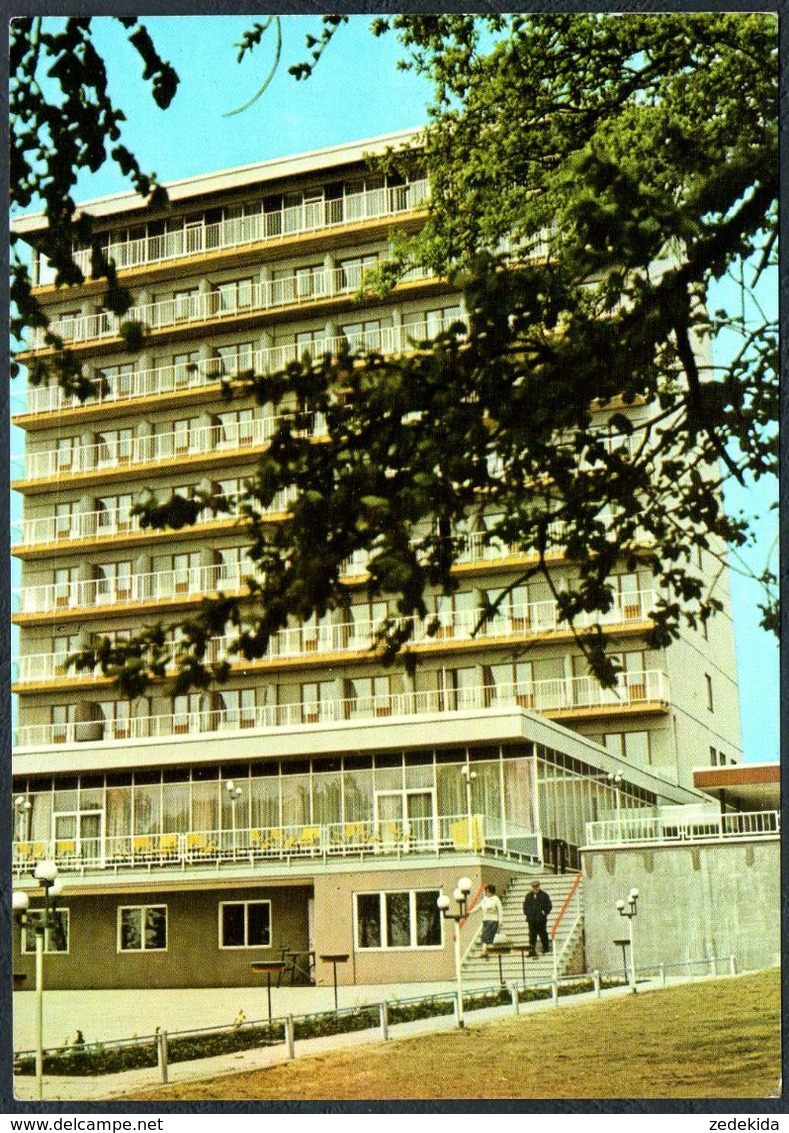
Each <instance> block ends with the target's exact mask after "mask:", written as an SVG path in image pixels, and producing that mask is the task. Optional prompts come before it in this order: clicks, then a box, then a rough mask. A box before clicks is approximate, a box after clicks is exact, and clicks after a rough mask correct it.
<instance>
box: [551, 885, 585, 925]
mask: <svg viewBox="0 0 789 1133" xmlns="http://www.w3.org/2000/svg"><path fill="white" fill-rule="evenodd" d="M580 882H581V874H580V873H577V874H576V876H575V881H574V882H573V883H572V885H571V887H570V892H569V893H568V894H567V896H566V898H565V901H564V904H563V905H562V907H561V909H560V910H559V915H558V916H557V917H556V920H555V921H554V922H553V928H552V929H551V931H550V934H549V935H550V938H551V940H553V939H554V937H555V936H556V930H557V928H558V927H559V922H560V921H561V919H562V917H563V916H564V914H565V913H566V912H567V906H568V905H569V904H570V901H571V900H572V896H573V893H575V891H576V889H577V888H578V886H579V884H580Z"/></svg>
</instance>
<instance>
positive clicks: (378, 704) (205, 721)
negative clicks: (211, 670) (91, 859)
mask: <svg viewBox="0 0 789 1133" xmlns="http://www.w3.org/2000/svg"><path fill="white" fill-rule="evenodd" d="M668 701H669V688H668V679H667V677H666V674H665V673H663V672H662V671H660V670H658V669H651V670H648V671H645V672H641V673H629V674H628V675H627V677H626V678H625V677H624V676H622V675H620V677H619V678H618V681H617V685H616V687H615V688H613V689H603V688H601V687H600V685H599V684H597V682H596V681H595V680H594V679H593V678H592V677H573V678H568V679H558V680H547V681H533V682H531V683H525V682H524V683H520V684H516V683H509V684H502V685H496V686H494V685H482V684H479V685H472V686H469V687H468V688H463V689H451V690H444V691H440V690H433V691H424V692H403V693H384V694H381V695H377V696H357V697H344V698H339V699H331V700H329V699H327V700H320V701H314V702H311V703H303V704H301V703H289V704H278V705H265V706H256V707H250V708H244V709H241V710H239V709H236V708H233V709H223V708H217V709H212V710H208V711H195V712H179V713H175V714H173V713H172V712H170V713H167V714H165V715H162V716H124V718H123V719H116V720H106V721H105V720H99V719H97V720H89V721H72V722H68V723H63V724H29V725H23V726H20V727H18V728H17V729H16V731H15V734H14V743H15V746H17V747H36V746H39V745H46V744H57V745H62V744H73V743H101V742H104V743H106V742H112V741H116V740H130V739H146V740H148V739H157V738H161V737H170V736H174V735H182V736H189V735H201V734H203V733H209V732H210V733H227V732H239V731H248V730H249V729H261V730H266V731H268V730H270V729H277V728H293V727H297V726H301V725H305V726H312V725H316V724H317V725H320V724H342V723H348V722H350V723H353V722H355V721H360V720H381V719H388V718H406V719H409V718H411V717H413V716H421V715H428V714H430V715H434V714H440V715H443V714H454V713H459V712H469V711H474V712H477V711H484V710H486V709H489V708H510V707H520V708H527V709H530V710H533V711H536V712H542V713H547V714H551V713H558V712H562V713H564V712H568V713H569V712H574V711H575V712H585V711H588V710H590V709H591V710H599V709H602V710H605V709H610V708H613V709H615V710H617V711H621V710H622V709H623V708H624V707H631V708H636V709H638V708H642V709H643V708H648V707H652V706H654V705H658V706H660V707H661V708H663V707H664V706H665V705H666V704H668ZM122 703H123V704H124V706H125V705H126V702H125V701H124V702H122Z"/></svg>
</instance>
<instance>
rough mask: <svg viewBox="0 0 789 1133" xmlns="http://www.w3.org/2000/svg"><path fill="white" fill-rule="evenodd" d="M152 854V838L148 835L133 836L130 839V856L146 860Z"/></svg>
mask: <svg viewBox="0 0 789 1133" xmlns="http://www.w3.org/2000/svg"><path fill="white" fill-rule="evenodd" d="M152 853H153V838H152V837H151V836H150V834H135V835H134V837H133V838H132V854H133V855H134V857H135V858H138V857H139V858H147V857H149V856H150V855H151V854H152Z"/></svg>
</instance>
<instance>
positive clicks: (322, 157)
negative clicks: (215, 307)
mask: <svg viewBox="0 0 789 1133" xmlns="http://www.w3.org/2000/svg"><path fill="white" fill-rule="evenodd" d="M419 132H420V131H419V129H417V128H416V127H412V128H411V129H408V130H397V131H395V132H393V133H391V134H381V135H378V136H377V137H373V138H366V139H362V140H361V141H354V142H344V143H342V144H341V145H336V146H327V147H325V148H323V149H317V150H309V151H307V152H306V153H300V154H292V155H289V156H287V157H278V158H270V159H269V160H268V161H260V162H255V163H254V164H252V165H241V166H237V167H236V168H233V169H223V170H219V171H218V172H215V173H202V174H199V175H197V176H194V177H184V178H181V179H179V180H177V181H165V182H163V187H164V188H165V189H166V190H167V195H168V198H169V201H170V203H171V204H177V203H179V202H184V201H189V200H193V199H195V198H199V199H204V198H206V197H210V196H212V195H213V194H215V193H227V192H232V191H233V190H235V189H243V188H244V187H246V186H249V185H257V184H266V183H276V182H283V181H287V180H289V179H291V178H296V177H305V176H308V175H310V174H316V173H320V172H321V171H323V170H326V169H333V168H336V167H337V166H342V165H353V164H358V163H360V162H362V161H364V159H365V158H366V157H367V156H369V155H371V154H380V153H384V152H385V151H386V150H387V149H389V148H390V147H395V146H404V145H407V144H408V143H409V142H410V141H413V140H415V139H416V138H417V137H418V136H419ZM146 209H147V203H146V199H145V198H144V197H141V196H140V194H139V193H136V192H133V191H131V190H127V191H125V192H122V193H112V194H109V195H108V196H104V197H96V198H94V199H92V200H87V201H80V202H79V203H78V204H77V207H76V213H80V212H84V213H88V214H89V215H90V216H93V217H113V218H115V217H121V216H122V215H124V214H133V213H136V212H142V211H145V210H146ZM46 227H47V220H46V216H45V214H44V213H43V212H36V213H28V214H27V215H25V216H17V217H14V218H13V219H12V221H11V230H12V231H13V232H16V233H18V234H19V235H20V236H33V235H35V234H36V233H37V232H43V231H44V230H45V228H46Z"/></svg>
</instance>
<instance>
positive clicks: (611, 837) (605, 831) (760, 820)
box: [586, 810, 781, 846]
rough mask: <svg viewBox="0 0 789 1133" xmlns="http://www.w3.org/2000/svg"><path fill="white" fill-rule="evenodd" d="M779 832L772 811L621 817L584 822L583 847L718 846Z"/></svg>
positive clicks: (778, 821) (777, 819) (777, 816)
mask: <svg viewBox="0 0 789 1133" xmlns="http://www.w3.org/2000/svg"><path fill="white" fill-rule="evenodd" d="M780 832H781V815H780V813H779V811H775V810H757V811H743V812H742V813H732V814H722V813H721V814H719V813H711V814H709V815H703V816H701V817H699V815H698V814H697V815H695V816H693V817H688V818H681V817H676V816H675V815H673V814H672V815H671V816H661V815H653V816H648V817H643V818H642V817H636V816H633V817H622V818H617V819H608V820H605V821H603V822H587V824H586V845H587V846H623V845H638V844H656V845H674V844H678V843H679V844H681V843H684V842H708V841H712V842H718V841H729V840H731V839H737V838H771V837H777V836H778V834H780Z"/></svg>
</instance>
